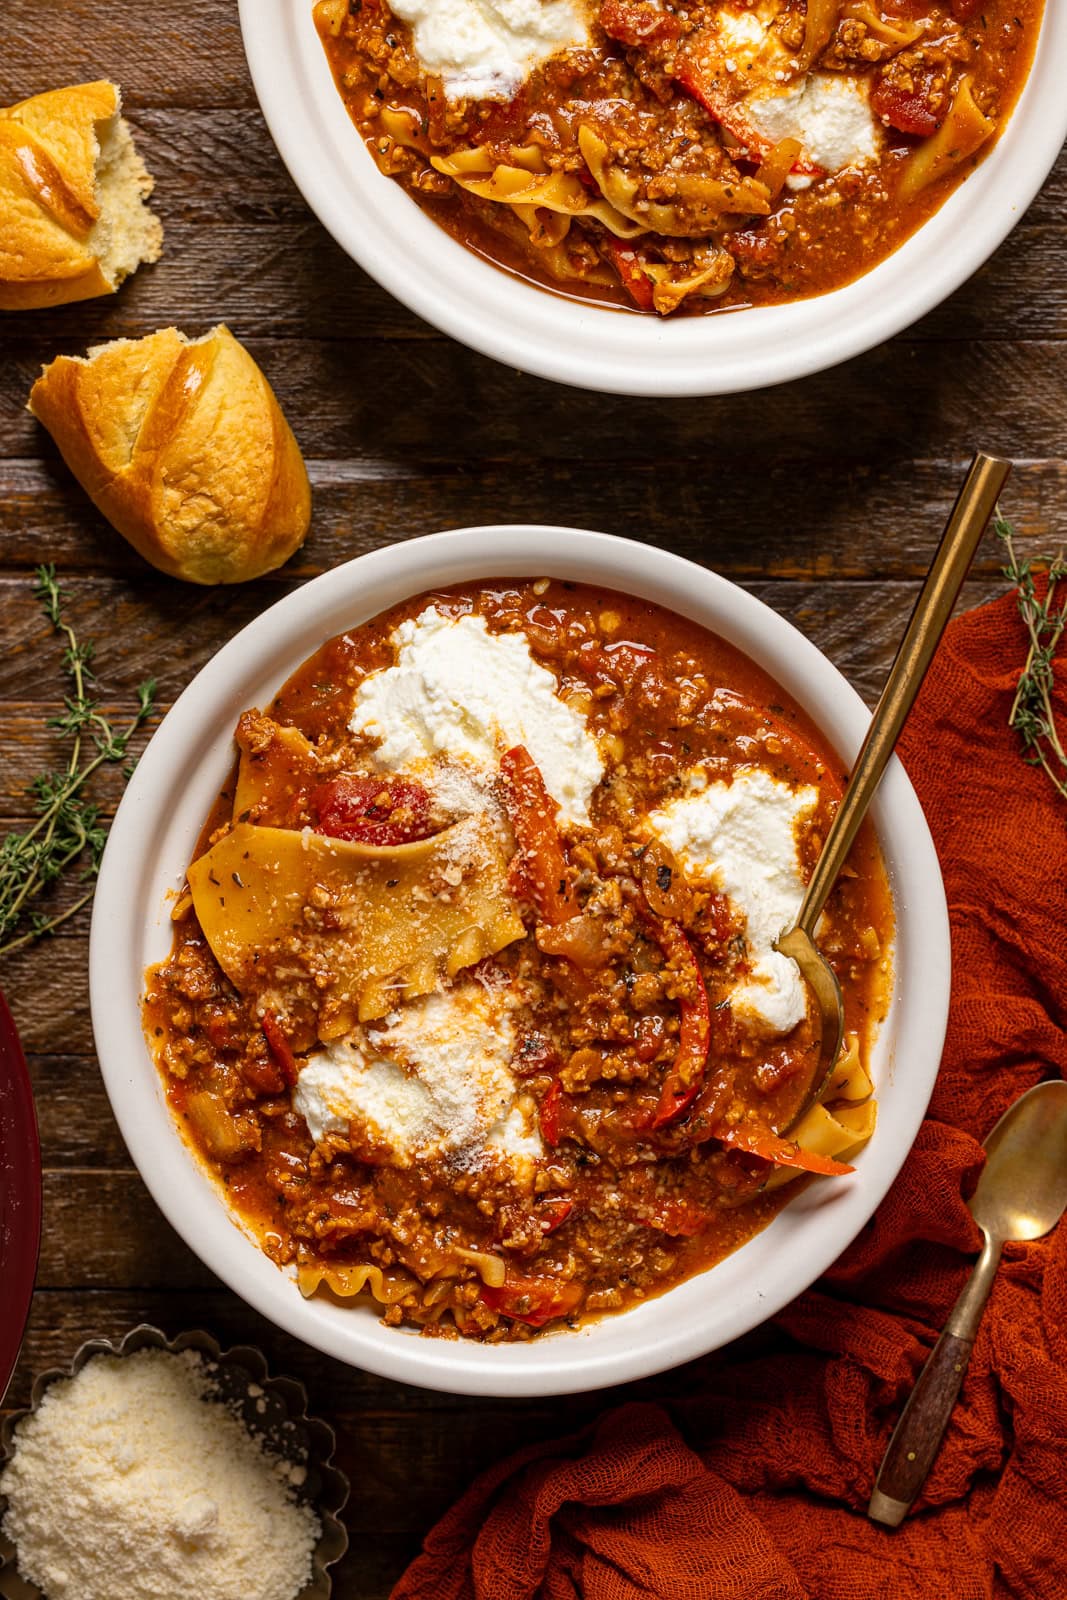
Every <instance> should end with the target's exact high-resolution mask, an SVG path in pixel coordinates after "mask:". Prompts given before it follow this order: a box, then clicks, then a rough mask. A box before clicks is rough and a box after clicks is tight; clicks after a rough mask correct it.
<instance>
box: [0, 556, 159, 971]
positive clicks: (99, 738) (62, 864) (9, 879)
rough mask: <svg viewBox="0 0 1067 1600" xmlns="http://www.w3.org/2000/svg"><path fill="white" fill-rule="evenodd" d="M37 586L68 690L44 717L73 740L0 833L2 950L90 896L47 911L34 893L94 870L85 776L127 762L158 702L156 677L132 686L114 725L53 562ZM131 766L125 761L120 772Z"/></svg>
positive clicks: (94, 815)
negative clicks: (25, 816) (14, 828)
mask: <svg viewBox="0 0 1067 1600" xmlns="http://www.w3.org/2000/svg"><path fill="white" fill-rule="evenodd" d="M34 576H35V577H36V579H37V582H36V584H35V586H34V594H35V595H36V597H37V599H38V600H39V601H40V603H41V609H42V610H43V611H44V614H45V616H46V617H47V618H48V620H49V622H50V623H51V624H52V627H53V628H54V629H55V631H56V633H58V634H59V635H60V637H61V639H62V641H63V656H62V660H63V670H64V673H65V674H66V677H67V679H68V687H69V692H68V693H67V694H66V695H65V696H64V698H63V707H64V709H63V711H62V712H61V713H60V714H59V715H58V716H55V717H51V718H49V722H48V726H49V727H50V728H54V729H55V731H56V732H57V733H58V734H59V735H60V736H61V737H62V738H64V739H68V740H69V741H70V750H69V753H68V756H67V760H66V763H65V765H63V766H61V767H59V768H58V769H57V770H56V771H54V772H43V773H40V774H38V776H37V777H36V778H34V780H33V782H32V784H31V785H30V795H31V797H32V800H33V810H34V814H35V817H36V820H35V821H34V822H33V823H31V825H30V826H29V827H28V828H26V829H24V830H23V831H22V832H15V833H8V834H6V835H5V836H4V838H3V839H0V957H2V956H5V955H10V954H11V953H12V951H14V950H20V949H22V947H23V946H24V945H28V944H31V943H32V942H33V940H34V939H39V938H40V937H41V935H42V934H49V933H54V932H55V930H56V929H57V928H58V927H60V926H61V924H62V923H64V922H66V921H67V920H68V918H70V917H73V916H74V915H75V913H76V912H78V911H80V910H81V909H82V907H83V906H85V905H88V903H89V901H90V900H91V899H92V897H93V891H92V889H91V888H90V889H88V890H87V891H86V892H85V893H84V894H82V895H80V896H79V897H78V899H77V901H76V902H75V903H74V905H72V906H69V907H68V908H67V909H66V910H65V911H61V912H58V913H56V914H55V915H48V914H46V913H44V912H42V911H39V910H38V909H37V908H36V906H35V905H34V901H35V900H36V898H37V896H38V895H39V894H40V893H41V892H42V891H43V890H44V889H46V888H47V887H48V886H49V885H50V884H53V883H55V882H56V881H57V879H59V878H61V877H62V876H63V874H64V873H65V872H67V871H68V870H70V869H73V868H79V869H80V870H79V874H78V875H79V877H80V878H81V879H82V881H83V882H86V881H89V882H91V880H92V879H94V878H95V877H96V874H97V872H98V871H99V869H100V858H101V857H102V855H103V853H104V844H105V842H106V839H107V829H106V827H104V825H103V824H102V822H101V821H100V812H99V808H98V807H97V806H96V805H94V804H93V803H92V801H90V800H89V799H88V798H87V797H86V795H85V794H84V792H83V791H84V789H85V786H86V784H87V783H88V782H89V780H90V778H91V777H92V776H93V774H94V773H95V772H96V771H97V770H98V769H99V768H100V767H102V766H103V765H104V763H105V762H118V761H122V762H124V763H125V762H126V757H127V752H128V749H129V744H130V740H131V739H132V737H133V735H134V734H135V733H136V732H137V730H138V728H140V727H141V726H142V725H143V724H144V723H145V722H146V721H147V720H148V718H149V717H150V716H151V715H152V712H153V711H154V709H155V688H156V686H155V680H154V679H148V680H147V681H146V682H145V683H142V684H140V685H139V687H138V690H137V710H136V712H135V713H134V715H133V717H132V718H131V719H130V721H129V722H128V723H127V724H126V725H125V726H124V727H116V726H115V725H114V724H113V723H112V722H111V721H110V719H109V718H108V717H107V716H105V714H104V713H103V712H102V711H101V709H100V705H99V702H98V701H97V700H96V699H95V698H94V696H93V689H94V686H95V682H96V680H95V677H94V675H93V668H92V662H93V655H94V645H93V643H92V641H91V640H85V641H82V640H79V639H78V637H77V635H76V634H75V632H74V629H73V628H72V627H71V625H70V623H68V622H67V620H66V618H65V616H64V614H63V604H64V600H65V596H64V593H63V590H62V589H61V588H60V586H59V583H58V582H57V580H56V570H55V567H54V566H51V565H48V566H40V567H37V568H36V569H35V572H34ZM130 770H132V767H131V766H130V764H129V763H126V765H124V767H123V775H124V776H126V777H128V776H129V773H130Z"/></svg>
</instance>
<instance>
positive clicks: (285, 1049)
mask: <svg viewBox="0 0 1067 1600" xmlns="http://www.w3.org/2000/svg"><path fill="white" fill-rule="evenodd" d="M260 1026H261V1027H262V1029H263V1035H264V1038H265V1039H266V1041H267V1047H268V1049H269V1050H270V1053H271V1055H272V1056H273V1057H274V1061H275V1065H276V1066H277V1068H278V1071H279V1072H280V1073H281V1075H282V1078H283V1079H284V1081H285V1083H286V1085H287V1086H288V1087H289V1088H290V1089H291V1088H292V1087H293V1085H294V1083H295V1082H296V1078H297V1065H296V1057H295V1056H294V1054H293V1051H292V1046H291V1045H290V1043H289V1041H288V1039H287V1038H286V1037H285V1034H284V1033H283V1032H282V1028H281V1024H280V1023H279V1021H278V1019H277V1017H276V1016H275V1015H274V1013H273V1011H264V1013H263V1017H262V1021H261V1023H260Z"/></svg>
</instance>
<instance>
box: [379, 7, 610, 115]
mask: <svg viewBox="0 0 1067 1600" xmlns="http://www.w3.org/2000/svg"><path fill="white" fill-rule="evenodd" d="M390 10H391V11H393V12H394V13H395V14H396V15H397V16H398V17H400V18H401V19H402V20H403V21H404V22H407V23H409V24H410V26H411V30H412V37H413V42H414V46H415V54H416V55H417V56H418V58H419V61H420V63H421V64H422V67H423V70H424V71H426V72H428V73H431V74H433V75H434V76H436V77H439V78H440V79H441V81H442V83H443V84H444V90H445V97H446V98H447V99H449V100H461V99H471V100H510V99H512V98H513V96H514V95H515V93H516V92H517V90H518V89H519V88H520V87H521V86H522V84H523V82H524V81H525V80H526V78H527V77H528V76H529V75H530V73H531V72H532V71H533V69H534V67H536V66H539V65H540V64H541V62H542V61H547V60H548V58H549V57H550V56H553V55H556V54H557V53H558V52H559V51H561V50H569V49H575V48H577V47H578V46H579V45H583V44H586V43H588V40H589V31H588V28H587V27H586V24H585V20H584V18H583V16H582V14H581V11H580V10H579V9H578V7H577V6H575V5H572V4H571V0H390Z"/></svg>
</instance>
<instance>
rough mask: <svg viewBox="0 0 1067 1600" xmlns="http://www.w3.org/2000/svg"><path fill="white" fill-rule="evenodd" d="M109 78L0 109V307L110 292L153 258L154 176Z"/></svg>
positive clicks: (156, 250) (156, 228)
mask: <svg viewBox="0 0 1067 1600" xmlns="http://www.w3.org/2000/svg"><path fill="white" fill-rule="evenodd" d="M121 104H122V96H121V93H120V91H119V89H118V88H117V86H116V85H115V84H113V83H107V82H100V83H80V84H75V85H73V86H72V87H70V88H67V89H53V90H50V91H49V92H48V93H46V94H38V95H34V96H33V98H32V99H30V100H22V101H20V102H19V104H18V105H14V106H9V107H7V108H6V109H4V110H0V310H3V311H27V310H33V309H35V308H37V307H40V306H56V305H63V304H66V303H67V302H69V301H72V300H89V299H92V298H93V297H94V296H95V295H102V294H114V293H115V290H116V289H117V288H118V287H119V285H120V284H121V283H122V281H123V279H124V278H127V277H128V276H129V275H130V273H131V272H135V271H136V270H137V268H138V267H139V266H140V265H141V263H142V262H144V261H158V260H159V257H160V255H161V254H162V250H163V227H162V224H161V223H160V221H159V218H158V217H156V216H154V215H153V213H152V212H151V211H150V210H149V209H148V206H147V205H146V204H145V201H146V199H147V197H148V195H149V194H150V193H151V192H152V179H151V177H150V176H149V174H148V171H147V170H146V168H145V165H144V162H143V161H142V160H141V158H140V156H139V155H138V154H137V151H136V149H135V148H134V143H133V138H132V136H131V134H130V130H129V128H128V126H127V124H126V123H125V121H124V120H123V118H122V117H121V116H120V114H119V112H120V108H121Z"/></svg>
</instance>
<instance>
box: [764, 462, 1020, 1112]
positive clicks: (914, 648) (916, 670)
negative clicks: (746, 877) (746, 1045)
mask: <svg viewBox="0 0 1067 1600" xmlns="http://www.w3.org/2000/svg"><path fill="white" fill-rule="evenodd" d="M1010 471H1011V462H1010V461H1000V460H998V459H997V458H996V457H995V456H987V455H984V454H983V452H982V451H981V450H979V451H978V453H977V454H976V455H975V458H974V460H973V461H972V462H971V466H970V470H969V472H968V473H967V476H966V478H965V479H964V483H963V487H962V489H961V490H960V492H959V495H958V497H957V500H956V504H955V505H954V506H953V508H952V514H951V516H950V517H949V519H948V523H947V524H946V527H945V531H944V533H943V534H942V536H941V543H940V544H939V545H938V547H937V554H936V555H935V556H934V559H933V562H932V564H931V567H930V571H929V572H928V573H927V575H926V582H925V583H924V584H923V586H922V590H921V592H920V594H919V598H918V600H917V601H916V602H915V610H914V611H913V612H912V614H911V621H910V622H909V623H908V626H907V629H906V631H905V633H904V637H903V639H902V640H901V641H900V646H899V648H898V650H897V653H896V656H895V658H894V661H893V665H892V666H891V667H890V669H889V676H888V678H887V679H886V682H885V688H884V689H883V690H882V694H881V698H880V699H879V701H878V704H877V706H876V707H875V710H874V715H873V716H872V718H871V725H870V727H869V728H868V729H867V737H866V738H865V739H864V741H863V747H862V749H861V750H860V753H859V755H858V756H857V757H856V765H855V766H854V767H853V769H852V776H851V777H850V778H849V780H848V786H847V788H846V789H845V792H844V794H843V795H842V797H841V804H840V805H839V806H838V808H837V811H836V813H835V815H834V820H833V822H832V823H831V824H830V828H829V831H828V832H827V835H826V840H825V842H824V844H823V847H822V851H821V852H820V855H819V859H818V861H817V862H816V863H815V870H814V872H813V873H812V875H811V881H810V882H809V884H808V887H807V891H806V893H805V895H804V900H803V903H802V904H801V907H800V912H799V914H798V916H797V920H796V925H795V926H794V927H792V928H790V929H789V931H788V932H787V933H783V934H782V936H781V938H780V939H779V940H778V941H777V943H776V945H775V949H776V950H780V951H781V953H782V954H783V955H785V956H791V957H792V959H793V960H794V961H795V962H796V964H797V966H798V967H799V968H800V971H801V976H802V977H803V978H804V981H805V982H806V983H807V985H808V987H809V989H810V990H811V992H812V993H813V995H814V996H815V1008H816V1011H817V1012H818V1015H819V1021H820V1033H819V1060H818V1064H817V1066H816V1069H815V1073H814V1076H813V1079H812V1083H811V1087H810V1089H809V1091H808V1094H807V1097H806V1099H805V1100H804V1102H803V1104H802V1105H801V1106H800V1109H799V1110H798V1111H797V1112H796V1113H795V1115H794V1116H793V1117H792V1118H791V1119H790V1121H789V1124H788V1128H792V1127H794V1126H795V1125H796V1124H797V1123H798V1122H799V1121H800V1119H801V1117H802V1116H803V1115H804V1113H805V1112H806V1111H807V1110H808V1108H809V1107H810V1106H811V1105H813V1104H814V1102H815V1101H816V1100H818V1098H819V1096H820V1095H821V1094H822V1092H823V1090H824V1089H825V1087H826V1084H827V1082H828V1080H829V1077H830V1074H831V1072H832V1071H833V1070H834V1066H835V1065H836V1062H837V1058H838V1056H839V1055H840V1053H841V1044H842V1041H843V1039H844V1033H845V1006H844V1001H843V1000H842V998H841V988H840V985H839V984H838V981H837V977H836V974H835V973H834V970H833V968H832V967H831V966H830V963H829V962H828V961H827V959H826V957H825V956H824V955H822V954H821V953H820V951H819V950H818V948H817V947H816V945H815V928H816V925H817V924H818V921H819V918H820V916H821V915H822V912H823V908H824V907H825V905H826V901H827V898H828V897H829V894H830V890H831V889H832V888H833V886H834V884H835V882H836V881H837V875H838V873H839V872H840V871H841V868H842V867H843V866H844V863H845V858H846V857H847V855H848V853H849V851H850V850H851V848H852V845H853V842H854V840H855V838H856V834H857V833H858V832H859V828H860V824H861V823H862V821H863V819H864V817H865V816H866V815H867V808H868V807H869V806H870V803H871V801H872V800H873V799H874V793H875V790H876V789H877V787H878V784H879V782H880V781H881V777H882V773H883V772H884V771H885V768H886V763H887V762H888V760H889V758H890V756H891V755H892V754H893V748H894V746H895V745H896V742H897V740H898V738H899V737H900V731H901V729H902V728H903V726H904V722H905V719H906V717H907V715H908V712H909V711H910V710H911V708H912V705H913V704H914V701H915V696H916V695H917V694H918V692H919V688H920V686H921V684H922V681H923V678H924V677H925V676H926V669H927V667H928V666H929V665H930V662H931V660H932V658H933V654H934V651H935V650H936V649H937V646H938V642H939V641H940V638H941V635H942V634H943V633H944V631H945V627H946V624H947V623H948V620H949V618H950V617H951V615H952V608H953V606H954V605H955V604H956V600H957V597H958V595H959V592H960V589H961V588H962V586H963V580H964V578H965V577H966V576H967V569H968V568H969V567H970V564H971V562H972V560H973V559H974V553H975V551H976V550H977V548H978V546H979V543H980V542H981V538H982V535H983V533H984V532H985V528H986V523H987V522H988V521H989V518H990V517H991V516H992V514H993V508H994V506H995V505H996V503H997V496H998V495H999V494H1000V491H1001V489H1002V488H1003V487H1004V483H1005V480H1006V479H1007V476H1008V473H1009V472H1010ZM788 1128H786V1129H783V1130H782V1131H783V1132H788Z"/></svg>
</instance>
